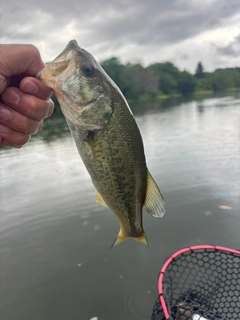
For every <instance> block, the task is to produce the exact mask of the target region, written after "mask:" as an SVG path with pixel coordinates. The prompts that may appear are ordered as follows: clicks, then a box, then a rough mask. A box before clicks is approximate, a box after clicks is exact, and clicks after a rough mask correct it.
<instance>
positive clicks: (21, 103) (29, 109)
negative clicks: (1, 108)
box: [2, 87, 54, 121]
mask: <svg viewBox="0 0 240 320" xmlns="http://www.w3.org/2000/svg"><path fill="white" fill-rule="evenodd" d="M2 101H3V102H4V104H6V105H8V106H9V107H11V108H13V109H15V110H16V111H18V112H19V113H21V114H23V115H25V116H26V117H29V118H31V119H33V120H37V121H41V120H42V119H44V118H47V117H49V116H50V115H51V114H52V113H53V109H54V103H53V101H52V100H51V99H47V100H42V99H39V98H37V97H35V96H33V95H29V94H26V93H22V92H21V91H20V90H19V89H18V88H13V87H9V88H7V89H6V90H5V91H4V92H3V93H2Z"/></svg>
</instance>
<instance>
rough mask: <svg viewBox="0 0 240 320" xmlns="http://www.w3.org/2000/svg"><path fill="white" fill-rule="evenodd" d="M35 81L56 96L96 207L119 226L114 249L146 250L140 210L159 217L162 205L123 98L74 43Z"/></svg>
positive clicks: (133, 120) (98, 66) (96, 65)
mask: <svg viewBox="0 0 240 320" xmlns="http://www.w3.org/2000/svg"><path fill="white" fill-rule="evenodd" d="M36 77H37V78H38V79H40V81H41V82H42V83H44V84H45V85H46V86H48V87H50V88H52V90H53V92H54V93H55V96H56V98H57V100H58V102H59V104H60V107H61V110H62V112H63V115H64V116H65V119H66V122H67V124H68V127H69V129H70V132H71V134H72V137H73V139H74V140H75V144H76V147H77V149H78V152H79V155H80V157H81V158H82V161H83V163H84V165H85V167H86V169H87V170H88V172H89V175H90V177H91V179H92V183H93V185H94V186H95V188H96V193H97V195H96V198H97V199H96V200H97V204H99V205H103V206H106V207H108V208H109V209H110V210H111V211H113V212H114V213H115V215H116V217H117V219H118V221H119V224H120V231H119V234H118V236H117V238H116V240H115V242H114V243H113V245H112V247H113V246H115V245H117V244H119V243H121V242H123V241H124V240H126V239H128V238H131V239H134V240H137V241H139V242H140V243H142V244H144V245H146V246H148V241H147V237H146V234H145V232H144V229H143V222H142V209H143V207H144V208H145V210H146V211H147V212H148V213H149V214H150V215H152V216H153V217H162V216H163V215H164V213H165V211H166V209H165V201H164V198H163V196H162V194H161V191H160V189H159V188H158V186H157V184H156V182H155V181H154V179H153V177H152V176H151V174H150V172H149V171H148V168H147V165H146V158H145V153H144V146H143V140H142V136H141V133H140V130H139V128H138V126H137V123H136V120H135V119H134V116H133V114H132V112H131V109H130V108H129V106H128V103H127V101H126V99H125V97H124V96H123V94H122V92H121V91H120V89H119V88H118V86H117V85H116V84H115V83H114V81H113V80H112V79H111V78H110V77H109V76H108V75H107V74H106V72H105V71H104V70H103V68H102V67H101V65H100V64H99V63H98V62H97V61H96V60H95V58H94V57H93V56H92V55H91V54H90V53H89V52H88V51H86V50H84V49H83V48H81V47H79V45H78V43H77V41H76V40H71V41H70V42H69V43H68V45H67V46H66V48H65V49H64V50H63V51H62V53H60V54H59V55H58V56H57V57H56V58H55V59H54V60H53V61H51V62H49V63H47V64H46V67H45V68H44V69H43V70H42V71H40V72H39V73H38V74H37V75H36Z"/></svg>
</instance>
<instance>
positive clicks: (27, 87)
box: [23, 81, 39, 94]
mask: <svg viewBox="0 0 240 320" xmlns="http://www.w3.org/2000/svg"><path fill="white" fill-rule="evenodd" d="M23 89H24V91H26V92H27V93H31V94H36V93H37V92H38V90H39V88H38V86H37V85H36V84H35V83H33V82H30V81H28V82H26V83H25V84H24V87H23Z"/></svg>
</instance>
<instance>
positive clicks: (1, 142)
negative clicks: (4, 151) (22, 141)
mask: <svg viewBox="0 0 240 320" xmlns="http://www.w3.org/2000/svg"><path fill="white" fill-rule="evenodd" d="M2 146H4V147H14V148H17V149H20V148H22V146H18V145H16V144H11V143H10V142H8V141H7V140H5V139H3V138H1V137H0V147H2Z"/></svg>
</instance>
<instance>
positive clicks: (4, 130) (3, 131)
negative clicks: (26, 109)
mask: <svg viewBox="0 0 240 320" xmlns="http://www.w3.org/2000/svg"><path fill="white" fill-rule="evenodd" d="M10 132H11V129H9V128H8V127H5V126H4V125H2V124H0V134H3V135H7V134H9V133H10Z"/></svg>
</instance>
